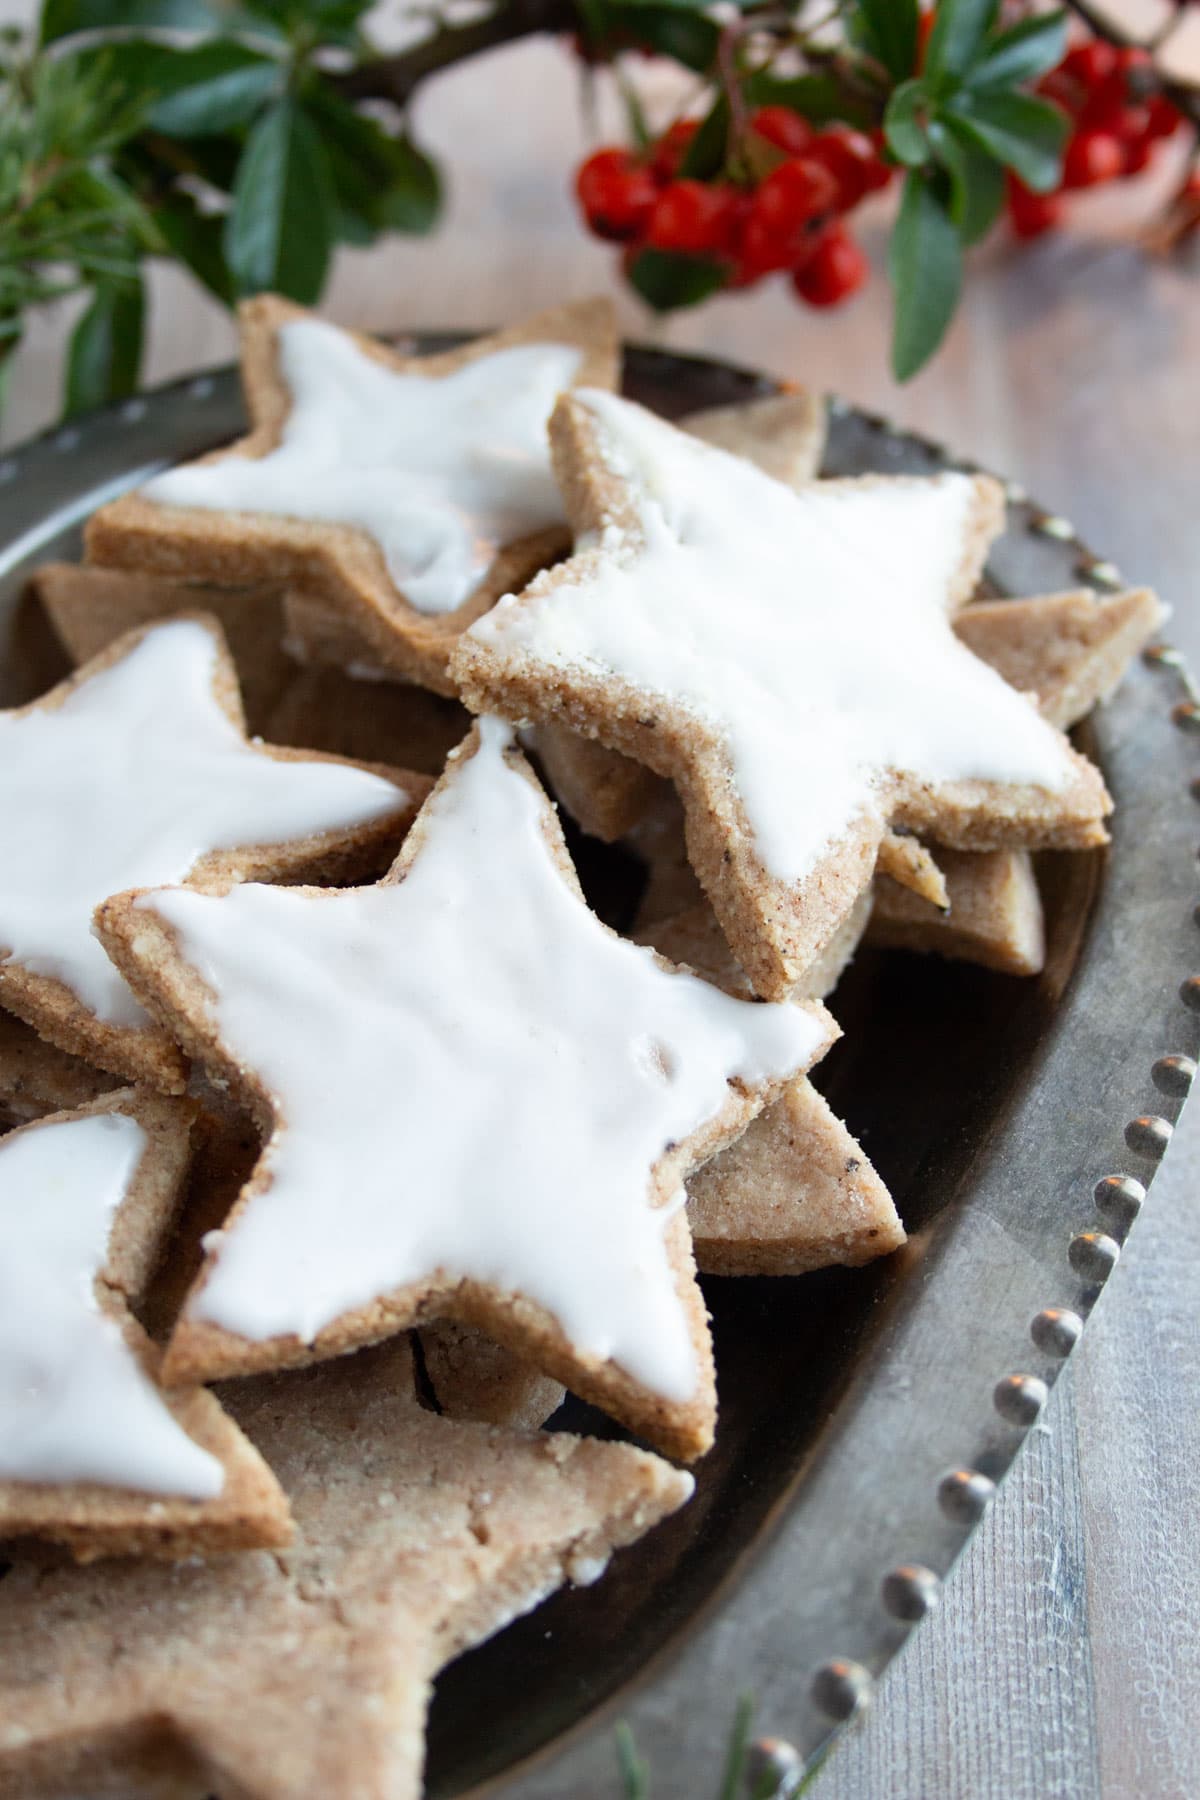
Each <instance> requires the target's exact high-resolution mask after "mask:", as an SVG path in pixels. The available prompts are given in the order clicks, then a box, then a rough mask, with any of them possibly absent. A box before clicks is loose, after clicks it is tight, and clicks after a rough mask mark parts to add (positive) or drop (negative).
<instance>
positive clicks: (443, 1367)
mask: <svg viewBox="0 0 1200 1800" xmlns="http://www.w3.org/2000/svg"><path fill="white" fill-rule="evenodd" d="M418 1336H419V1338H420V1340H421V1357H422V1360H423V1362H424V1364H425V1373H426V1375H427V1376H428V1378H429V1385H430V1387H431V1388H432V1390H433V1395H434V1398H435V1399H436V1401H437V1403H438V1406H439V1408H440V1409H441V1411H442V1412H444V1413H445V1414H446V1416H447V1417H448V1418H451V1419H478V1420H480V1421H481V1422H482V1423H483V1424H485V1425H511V1426H514V1427H515V1428H517V1429H518V1430H522V1431H536V1430H537V1428H538V1426H539V1425H544V1424H545V1423H546V1420H547V1419H548V1418H550V1417H551V1415H552V1414H553V1413H556V1412H557V1411H558V1409H559V1407H560V1406H561V1405H562V1403H563V1400H564V1399H565V1397H566V1389H565V1388H564V1387H563V1385H562V1382H561V1381H554V1380H552V1379H551V1377H550V1376H549V1375H543V1374H542V1372H541V1370H540V1369H538V1368H536V1367H535V1366H534V1365H533V1364H532V1363H530V1362H527V1361H526V1359H525V1358H524V1357H523V1356H518V1355H517V1354H516V1353H515V1352H514V1351H512V1350H508V1349H506V1348H505V1347H504V1345H503V1344H497V1343H495V1342H494V1340H493V1339H491V1338H489V1337H488V1336H487V1335H486V1334H485V1333H484V1332H482V1331H480V1330H479V1328H478V1327H477V1326H475V1325H459V1324H457V1323H456V1322H455V1321H454V1320H453V1319H435V1320H434V1321H433V1323H432V1324H429V1325H422V1327H421V1329H420V1332H419V1333H418Z"/></svg>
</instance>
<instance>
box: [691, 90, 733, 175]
mask: <svg viewBox="0 0 1200 1800" xmlns="http://www.w3.org/2000/svg"><path fill="white" fill-rule="evenodd" d="M728 141H729V102H728V100H727V99H726V98H725V96H724V94H720V95H718V97H717V99H716V100H715V101H714V102H713V105H712V106H711V108H710V109H709V111H708V114H707V115H706V117H705V118H704V120H703V121H702V123H701V126H700V129H699V131H698V132H697V133H696V135H695V137H694V138H693V139H692V141H691V143H690V144H689V145H688V149H687V155H686V156H685V157H684V159H683V161H682V163H681V164H680V166H679V173H680V174H681V175H686V176H688V177H690V178H691V179H692V180H694V181H711V180H712V177H713V176H714V175H719V174H720V172H721V170H722V169H723V168H724V166H725V146H726V144H727V143H728Z"/></svg>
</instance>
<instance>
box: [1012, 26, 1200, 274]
mask: <svg viewBox="0 0 1200 1800" xmlns="http://www.w3.org/2000/svg"><path fill="white" fill-rule="evenodd" d="M1150 70H1151V62H1150V57H1149V56H1148V54H1147V53H1146V51H1145V50H1118V49H1117V48H1116V47H1115V45H1113V44H1106V43H1104V42H1103V41H1102V40H1101V39H1099V38H1095V39H1091V40H1089V42H1087V43H1083V44H1076V45H1075V46H1074V48H1073V49H1071V50H1068V52H1067V54H1066V56H1065V57H1064V58H1063V60H1062V62H1061V63H1059V65H1058V67H1057V68H1056V69H1051V71H1050V73H1049V74H1048V75H1044V76H1043V77H1042V79H1041V81H1040V82H1039V83H1038V91H1039V92H1040V93H1041V94H1043V95H1044V96H1045V98H1046V99H1047V100H1053V101H1055V102H1056V103H1057V104H1058V105H1059V106H1061V107H1062V109H1063V111H1064V112H1066V113H1068V114H1069V115H1070V118H1071V121H1072V131H1071V136H1070V138H1069V139H1068V142H1067V148H1066V152H1065V154H1064V156H1063V178H1062V185H1061V186H1060V187H1059V188H1058V190H1057V191H1056V192H1055V193H1052V194H1034V193H1031V192H1030V190H1029V189H1028V188H1027V187H1023V186H1022V184H1021V183H1020V182H1019V181H1017V180H1015V179H1010V181H1009V186H1008V210H1009V219H1010V222H1011V224H1012V228H1013V230H1014V231H1015V232H1016V234H1017V236H1018V237H1023V238H1032V237H1040V236H1041V234H1042V232H1044V231H1050V230H1051V229H1052V228H1053V227H1054V226H1056V225H1058V224H1060V223H1061V222H1062V217H1063V211H1064V205H1063V196H1064V194H1066V193H1067V192H1068V191H1069V190H1072V189H1076V188H1088V187H1097V186H1099V184H1100V183H1101V182H1105V181H1117V180H1120V179H1121V178H1122V177H1124V176H1128V175H1140V174H1141V172H1142V170H1143V169H1145V168H1148V167H1149V165H1150V162H1151V159H1152V158H1153V156H1154V152H1155V149H1156V148H1157V146H1158V145H1159V143H1161V142H1162V141H1163V140H1164V139H1166V138H1169V137H1170V136H1171V135H1172V133H1173V132H1174V131H1175V129H1176V127H1177V126H1178V125H1179V124H1180V123H1181V118H1180V114H1179V113H1178V112H1177V111H1176V109H1175V107H1173V106H1172V105H1171V102H1170V101H1169V100H1168V99H1166V97H1165V96H1164V95H1163V94H1161V93H1158V92H1156V91H1155V89H1154V85H1153V80H1152V78H1151V74H1150Z"/></svg>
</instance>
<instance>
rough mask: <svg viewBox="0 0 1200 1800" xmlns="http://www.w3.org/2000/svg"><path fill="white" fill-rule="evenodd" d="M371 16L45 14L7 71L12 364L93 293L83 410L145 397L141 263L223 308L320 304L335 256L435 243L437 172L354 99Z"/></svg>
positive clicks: (1, 114)
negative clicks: (139, 387) (414, 240)
mask: <svg viewBox="0 0 1200 1800" xmlns="http://www.w3.org/2000/svg"><path fill="white" fill-rule="evenodd" d="M368 5H369V0H244V3H243V4H237V5H231V4H228V3H222V0H125V3H121V0H46V4H45V5H44V6H43V8H42V16H41V22H40V29H39V33H38V39H37V42H36V44H35V45H34V46H33V47H32V48H26V47H24V46H23V45H22V44H21V42H20V41H19V40H17V39H15V38H13V37H11V36H10V38H9V39H8V40H7V43H6V54H5V58H4V61H3V63H2V64H0V358H3V359H5V361H6V360H7V358H8V356H10V355H11V353H12V351H13V350H14V349H15V348H16V345H17V343H18V342H19V340H20V335H21V328H22V319H23V316H24V314H25V312H26V311H27V309H28V308H29V307H30V306H33V305H36V304H38V303H39V302H40V301H43V300H46V299H51V298H56V297H58V296H60V295H63V294H66V293H71V292H76V291H78V290H80V289H84V290H90V293H91V299H90V303H89V305H88V307H87V310H86V311H85V313H84V314H83V317H82V318H81V320H80V323H79V325H78V327H77V328H76V331H75V334H74V337H73V339H72V343H71V348H70V353H69V356H68V364H67V378H66V394H65V402H66V407H67V410H68V411H74V410H76V409H78V408H81V407H86V406H92V405H96V404H97V403H99V402H101V401H104V400H108V399H112V398H115V397H117V396H120V395H122V394H125V393H128V392H130V391H131V390H132V389H133V387H134V386H135V385H136V383H137V377H138V369H139V365H140V360H141V346H142V329H143V320H144V314H145V305H144V296H143V263H144V259H145V258H146V257H148V256H164V257H170V258H173V259H175V260H177V261H179V262H181V263H183V264H185V265H186V266H187V268H188V269H190V271H191V272H192V274H193V275H194V276H195V277H196V279H197V280H198V281H199V282H200V283H201V284H202V285H203V286H204V287H206V288H207V289H208V290H209V291H210V292H211V293H213V294H214V295H216V297H217V298H218V299H219V300H221V301H222V302H223V303H225V304H226V305H229V304H232V303H233V301H234V300H236V299H237V298H238V297H239V296H240V295H243V294H252V293H256V292H259V291H262V290H264V289H271V290H274V291H277V292H280V293H283V294H287V295H289V296H290V297H291V298H292V299H295V300H299V301H302V302H309V301H314V300H316V299H317V298H318V296H319V295H320V293H321V290H322V287H323V284H324V281H325V277H326V274H327V272H328V269H329V265H330V262H331V259H332V256H333V253H334V250H335V248H336V246H337V245H338V244H339V243H350V244H369V243H371V242H373V241H374V239H375V238H376V237H378V236H379V235H380V233H382V232H388V231H407V232H423V231H428V230H429V229H430V227H431V226H432V224H433V222H434V220H435V219H436V217H437V213H438V207H439V202H440V183H439V177H438V173H437V170H436V169H435V168H434V166H433V164H432V163H431V162H430V160H429V158H428V157H427V156H425V155H424V154H423V152H422V151H421V150H420V149H419V148H418V147H417V145H416V144H415V143H414V142H413V141H412V139H411V137H410V136H409V135H408V133H407V131H406V130H405V127H404V122H403V118H402V116H401V115H400V114H399V112H398V111H397V109H395V108H392V109H391V112H390V114H387V113H385V116H384V117H383V118H379V117H376V116H372V115H371V114H369V113H367V112H365V111H363V110H362V108H361V107H360V106H359V105H357V104H356V103H355V102H354V101H353V99H351V98H350V97H349V96H348V95H347V94H346V93H345V92H344V91H343V89H344V84H345V76H346V71H347V69H353V68H355V67H356V66H358V65H360V64H362V63H363V62H367V61H370V60H372V59H373V58H374V55H375V52H374V51H373V49H372V47H371V45H370V44H369V43H368V42H367V40H366V39H365V38H364V37H363V35H362V32H361V29H360V21H361V18H362V15H363V14H364V13H365V12H366V11H367V10H368Z"/></svg>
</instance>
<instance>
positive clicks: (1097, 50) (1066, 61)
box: [1059, 38, 1119, 88]
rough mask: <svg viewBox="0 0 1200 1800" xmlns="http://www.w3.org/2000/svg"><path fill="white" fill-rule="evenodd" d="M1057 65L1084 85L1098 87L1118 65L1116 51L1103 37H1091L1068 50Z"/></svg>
mask: <svg viewBox="0 0 1200 1800" xmlns="http://www.w3.org/2000/svg"><path fill="white" fill-rule="evenodd" d="M1059 67H1060V68H1061V69H1063V70H1065V72H1066V73H1067V74H1068V75H1073V76H1075V78H1076V79H1077V80H1079V81H1082V82H1083V84H1084V86H1085V87H1089V88H1096V87H1099V85H1100V83H1101V82H1102V81H1105V80H1107V78H1108V77H1109V76H1110V75H1112V74H1113V73H1114V72H1115V70H1116V69H1117V68H1118V67H1119V63H1118V58H1117V52H1116V50H1115V48H1114V47H1113V45H1112V44H1106V43H1105V42H1104V40H1103V38H1092V39H1090V40H1089V41H1088V42H1087V43H1086V44H1076V45H1075V47H1074V49H1073V50H1068V51H1067V54H1066V55H1065V56H1064V57H1063V59H1062V62H1061V63H1060V64H1059Z"/></svg>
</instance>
